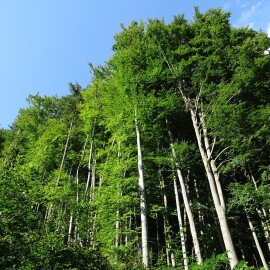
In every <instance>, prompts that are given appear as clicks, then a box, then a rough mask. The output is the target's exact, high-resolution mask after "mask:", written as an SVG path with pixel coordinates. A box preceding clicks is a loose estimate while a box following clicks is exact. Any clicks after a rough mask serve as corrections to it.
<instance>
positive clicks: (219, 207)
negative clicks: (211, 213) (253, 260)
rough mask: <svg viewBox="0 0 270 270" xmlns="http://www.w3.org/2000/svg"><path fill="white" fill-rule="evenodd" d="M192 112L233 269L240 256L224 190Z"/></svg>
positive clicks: (194, 113)
mask: <svg viewBox="0 0 270 270" xmlns="http://www.w3.org/2000/svg"><path fill="white" fill-rule="evenodd" d="M190 113H191V118H192V123H193V127H194V130H195V134H196V138H197V142H198V146H199V150H200V154H201V157H202V161H203V164H204V168H205V171H206V175H207V178H208V182H209V186H210V190H211V194H212V198H213V201H214V205H215V209H216V212H217V216H218V220H219V224H220V229H221V233H222V237H223V241H224V244H225V248H226V251H227V254H228V258H229V261H230V266H231V269H233V268H234V266H235V265H236V264H237V263H238V258H237V255H236V252H235V248H234V245H233V241H232V237H231V233H230V230H229V226H228V222H227V217H226V209H225V205H224V203H223V195H222V196H221V197H220V196H219V193H220V192H222V190H220V189H219V188H218V187H217V186H216V181H215V177H214V174H213V171H212V168H211V165H210V162H209V159H208V156H207V153H206V150H205V148H204V146H203V143H202V136H201V133H200V128H199V124H198V121H197V116H196V112H195V111H194V110H193V109H192V108H190Z"/></svg>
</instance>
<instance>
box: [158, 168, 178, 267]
mask: <svg viewBox="0 0 270 270" xmlns="http://www.w3.org/2000/svg"><path fill="white" fill-rule="evenodd" d="M159 178H160V187H161V191H162V195H163V205H164V215H163V223H164V235H165V249H166V260H167V266H169V267H170V266H172V267H175V266H176V262H175V256H174V253H173V251H172V249H171V244H170V240H171V233H170V231H169V227H170V226H169V220H168V199H167V195H166V192H165V183H164V179H163V177H162V175H161V172H159Z"/></svg>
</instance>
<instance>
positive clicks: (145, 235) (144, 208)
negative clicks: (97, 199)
mask: <svg viewBox="0 0 270 270" xmlns="http://www.w3.org/2000/svg"><path fill="white" fill-rule="evenodd" d="M135 130H136V138H137V151H138V174H139V181H138V182H139V191H140V209H141V234H142V264H143V266H144V267H145V268H148V266H149V258H148V223H147V206H146V192H145V183H144V173H143V159H142V150H141V138H140V128H139V123H138V119H137V111H136V109H135Z"/></svg>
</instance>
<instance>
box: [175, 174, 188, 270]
mask: <svg viewBox="0 0 270 270" xmlns="http://www.w3.org/2000/svg"><path fill="white" fill-rule="evenodd" d="M173 185H174V195H175V203H176V211H177V218H178V225H179V233H180V239H181V249H182V256H183V263H184V269H185V270H188V261H187V251H186V240H185V234H184V227H183V221H182V215H181V208H180V201H179V195H178V187H177V182H176V177H175V175H174V176H173Z"/></svg>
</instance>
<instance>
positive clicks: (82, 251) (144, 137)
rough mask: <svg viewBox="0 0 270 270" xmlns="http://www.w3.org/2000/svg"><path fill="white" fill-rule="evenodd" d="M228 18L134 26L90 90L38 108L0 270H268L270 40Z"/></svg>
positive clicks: (0, 133) (11, 187) (30, 111)
mask: <svg viewBox="0 0 270 270" xmlns="http://www.w3.org/2000/svg"><path fill="white" fill-rule="evenodd" d="M229 18H230V14H229V13H228V12H223V11H222V10H221V9H211V10H208V11H207V12H205V13H201V12H200V11H199V9H198V8H195V13H194V17H193V20H191V21H189V20H187V19H185V16H184V15H178V16H175V17H174V19H173V20H172V22H170V23H165V21H164V20H159V19H149V20H148V22H142V21H140V22H136V21H133V22H131V24H130V25H129V26H122V31H121V32H120V33H118V34H116V35H115V43H114V45H113V52H114V53H113V56H112V57H111V58H110V59H108V61H107V62H106V63H104V65H102V66H97V67H95V66H93V65H90V70H91V72H92V80H91V82H90V83H89V85H88V86H87V87H86V88H85V89H83V88H82V87H81V86H80V85H79V84H78V83H76V84H72V83H71V84H70V94H69V95H66V96H64V97H57V96H40V95H39V94H36V95H31V96H29V98H28V102H29V107H28V108H25V109H21V110H20V112H19V114H18V116H17V118H16V120H15V122H14V123H13V125H12V127H11V129H10V130H5V129H1V130H0V166H1V169H0V183H1V184H0V268H1V269H104V270H105V269H134V270H135V269H184V270H187V269H191V270H196V269H239V270H240V269H259V268H260V267H262V268H261V269H269V261H270V217H269V214H270V211H269V206H270V186H269V184H270V182H269V181H270V179H269V176H270V163H269V157H270V55H269V54H267V53H265V51H266V50H267V49H268V48H270V38H269V37H267V35H266V34H265V33H263V32H261V31H255V30H252V29H250V28H248V27H244V28H235V27H233V26H232V25H231V23H230V22H229Z"/></svg>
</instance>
